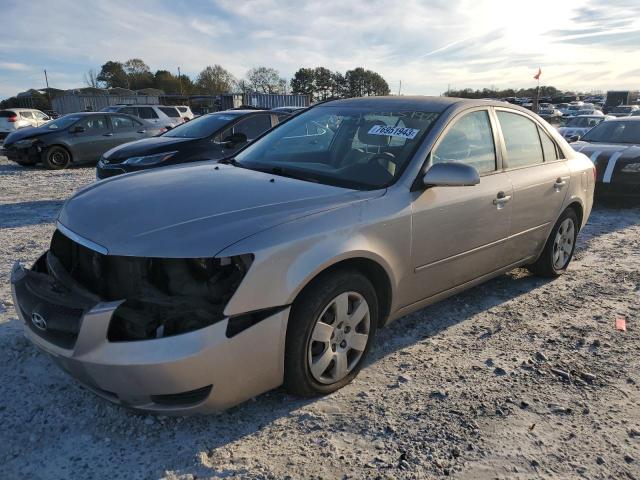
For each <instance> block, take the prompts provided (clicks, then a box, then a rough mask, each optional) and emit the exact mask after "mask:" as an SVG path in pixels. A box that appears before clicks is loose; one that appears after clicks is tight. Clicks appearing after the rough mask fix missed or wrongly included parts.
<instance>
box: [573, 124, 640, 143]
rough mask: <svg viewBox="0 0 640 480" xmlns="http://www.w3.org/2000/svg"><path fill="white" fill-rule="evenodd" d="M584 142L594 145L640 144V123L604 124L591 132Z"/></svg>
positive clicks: (584, 138)
mask: <svg viewBox="0 0 640 480" xmlns="http://www.w3.org/2000/svg"><path fill="white" fill-rule="evenodd" d="M583 140H585V141H587V142H594V143H633V144H640V122H638V121H634V120H630V121H627V122H620V121H615V120H610V121H607V122H602V123H600V125H598V126H597V127H594V128H592V129H591V130H589V132H588V133H587V134H586V135H585V136H584V137H583Z"/></svg>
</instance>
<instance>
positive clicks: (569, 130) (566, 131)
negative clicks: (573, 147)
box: [558, 114, 614, 140]
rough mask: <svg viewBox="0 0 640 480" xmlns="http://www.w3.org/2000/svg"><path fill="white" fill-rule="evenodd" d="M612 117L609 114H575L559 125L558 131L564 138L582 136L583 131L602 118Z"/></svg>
mask: <svg viewBox="0 0 640 480" xmlns="http://www.w3.org/2000/svg"><path fill="white" fill-rule="evenodd" d="M611 118H614V117H612V116H610V115H606V116H605V115H602V114H600V115H598V114H596V115H578V116H575V117H573V118H571V119H569V121H568V122H567V123H566V124H565V126H564V127H560V128H559V129H558V132H559V133H560V135H562V136H563V137H564V138H565V139H567V140H571V139H572V138H573V137H582V136H584V134H585V133H587V132H588V131H589V130H591V129H592V128H593V127H595V126H596V125H598V124H599V123H600V122H603V121H604V120H608V119H611Z"/></svg>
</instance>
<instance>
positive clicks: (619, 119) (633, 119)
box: [607, 116, 640, 122]
mask: <svg viewBox="0 0 640 480" xmlns="http://www.w3.org/2000/svg"><path fill="white" fill-rule="evenodd" d="M607 122H640V117H637V116H633V117H613V118H612V119H610V120H607Z"/></svg>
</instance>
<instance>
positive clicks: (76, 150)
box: [70, 115, 113, 162]
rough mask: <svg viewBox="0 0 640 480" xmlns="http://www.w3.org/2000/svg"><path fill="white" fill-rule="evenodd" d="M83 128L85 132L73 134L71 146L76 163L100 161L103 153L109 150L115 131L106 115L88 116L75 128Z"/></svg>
mask: <svg viewBox="0 0 640 480" xmlns="http://www.w3.org/2000/svg"><path fill="white" fill-rule="evenodd" d="M78 127H81V128H82V129H83V131H78V132H76V133H71V137H72V139H71V145H72V147H73V155H74V161H75V162H92V161H96V162H97V161H98V158H99V157H100V155H102V153H104V152H106V151H107V150H109V148H110V145H111V144H112V142H113V138H112V137H113V131H112V130H111V126H110V125H109V122H108V121H107V117H106V115H87V116H85V117H84V118H82V120H80V121H79V122H78V123H76V124H75V125H74V126H73V127H71V129H70V130H71V131H72V132H73V131H74V129H75V128H78Z"/></svg>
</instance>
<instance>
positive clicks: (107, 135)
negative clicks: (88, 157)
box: [102, 133, 113, 137]
mask: <svg viewBox="0 0 640 480" xmlns="http://www.w3.org/2000/svg"><path fill="white" fill-rule="evenodd" d="M102 136H103V137H113V133H105V134H103V135H102Z"/></svg>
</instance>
